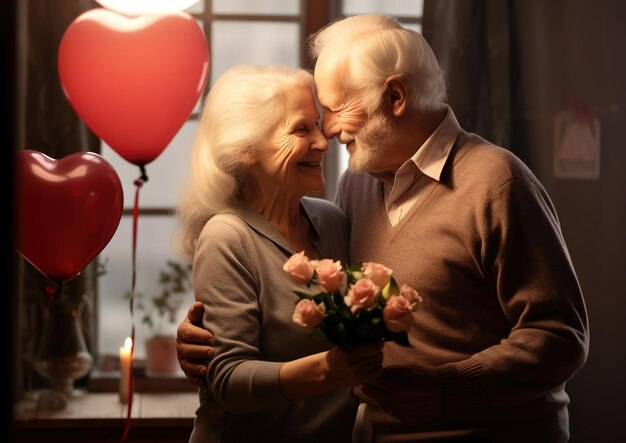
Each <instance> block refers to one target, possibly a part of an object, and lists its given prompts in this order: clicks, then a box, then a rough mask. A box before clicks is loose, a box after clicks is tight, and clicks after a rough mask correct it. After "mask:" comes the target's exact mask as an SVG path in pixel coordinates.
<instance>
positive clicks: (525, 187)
mask: <svg viewBox="0 0 626 443" xmlns="http://www.w3.org/2000/svg"><path fill="white" fill-rule="evenodd" d="M422 179H427V180H431V182H430V183H429V185H428V187H427V189H426V191H425V192H424V193H423V194H422V195H423V197H422V198H420V200H418V202H417V203H416V204H415V205H414V206H413V207H412V208H411V209H410V211H409V212H408V213H407V215H405V216H404V217H403V218H402V220H401V221H400V223H399V224H397V225H396V226H393V227H392V226H391V225H390V223H389V221H388V217H387V214H386V212H385V206H384V201H383V187H382V182H380V181H377V180H376V179H374V178H373V177H371V176H369V175H367V174H361V175H356V174H352V173H346V174H345V175H344V176H343V178H342V181H341V183H340V187H339V191H338V194H337V203H338V204H339V206H340V207H342V209H344V211H345V213H346V215H347V217H348V219H349V222H350V225H351V242H350V255H351V261H352V262H353V263H354V262H359V261H370V260H373V261H377V262H380V263H384V264H385V265H387V266H389V267H391V268H392V269H393V270H394V271H395V276H396V278H397V280H398V282H401V283H407V284H409V285H411V286H413V287H414V288H416V289H417V290H418V291H419V293H420V294H421V296H422V297H423V299H424V303H423V308H422V309H421V310H420V311H419V312H418V313H417V314H416V316H417V317H416V320H417V326H416V327H415V329H414V330H412V331H411V332H410V341H411V344H412V346H413V348H408V349H407V348H402V347H399V346H397V345H395V344H387V345H386V346H385V365H387V366H391V365H427V366H434V367H436V368H437V371H438V374H439V378H440V381H441V386H442V398H443V408H444V417H443V418H442V419H441V420H439V421H437V422H436V423H432V424H430V425H429V426H423V427H420V428H411V427H410V426H407V425H405V424H403V423H401V422H400V421H398V420H397V419H395V418H393V417H391V416H389V415H386V414H385V413H384V412H383V411H381V410H380V409H376V404H372V407H373V408H374V409H375V410H374V411H373V412H374V414H373V419H374V426H375V432H376V434H377V438H378V439H379V440H380V441H419V440H422V439H426V438H427V436H428V435H438V433H437V432H435V434H429V433H428V432H431V431H441V432H439V434H441V435H446V433H451V432H450V431H451V430H467V429H470V430H471V431H469V435H474V436H476V437H478V438H480V439H481V440H480V441H483V440H482V439H484V441H503V442H504V441H506V442H508V441H533V442H539V441H545V442H558V441H566V440H567V438H568V436H569V430H568V414H567V404H568V403H569V398H568V396H567V394H566V393H565V391H564V384H565V382H566V381H567V380H568V379H569V378H570V377H571V376H572V375H573V374H574V373H575V372H576V370H577V369H578V368H580V366H581V365H582V364H583V363H584V361H585V359H586V356H587V349H588V327H587V315H586V310H585V305H584V302H583V298H582V294H581V290H580V287H579V284H578V280H577V277H576V274H575V272H574V268H573V266H572V262H571V260H570V257H569V254H568V251H567V248H566V245H565V242H564V240H563V236H562V233H561V229H560V226H559V222H558V219H557V215H556V212H555V209H554V207H553V205H552V203H551V201H550V199H549V197H548V195H547V194H546V191H545V190H544V188H543V187H542V185H541V184H540V183H539V182H538V180H537V179H536V178H535V177H534V176H533V174H532V173H531V171H530V170H529V169H528V168H527V167H526V166H525V165H524V164H523V163H522V162H521V161H520V160H519V159H518V158H517V157H515V156H514V155H513V154H511V153H510V152H508V151H506V150H504V149H501V148H498V147H496V146H493V145H491V144H489V143H487V142H485V141H484V140H482V139H480V138H479V137H477V136H476V135H473V134H467V133H465V132H463V131H461V132H460V135H459V137H458V138H457V141H456V143H455V145H454V147H453V148H452V151H451V153H450V157H449V158H448V161H447V163H446V166H445V168H444V170H443V173H442V176H441V181H440V182H437V181H435V180H432V179H430V178H428V177H422Z"/></svg>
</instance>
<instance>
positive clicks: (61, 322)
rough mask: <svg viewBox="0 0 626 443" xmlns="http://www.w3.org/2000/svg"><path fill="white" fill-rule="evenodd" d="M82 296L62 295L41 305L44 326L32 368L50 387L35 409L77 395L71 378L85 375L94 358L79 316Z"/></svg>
mask: <svg viewBox="0 0 626 443" xmlns="http://www.w3.org/2000/svg"><path fill="white" fill-rule="evenodd" d="M85 304H86V303H85V299H84V298H81V299H80V300H78V301H74V302H72V301H69V300H64V299H63V298H61V299H59V300H56V301H51V302H50V303H48V305H47V306H46V307H45V309H44V327H43V331H42V339H41V342H40V344H39V350H38V352H37V358H36V360H35V364H34V367H35V370H36V371H37V372H38V373H39V374H40V375H42V376H43V377H45V378H47V379H48V380H50V383H51V386H50V389H49V390H47V391H44V392H43V393H42V394H41V396H40V397H39V399H38V401H37V407H38V409H45V410H59V409H64V408H65V406H66V405H67V400H68V399H69V398H71V397H75V396H77V395H80V391H76V390H74V380H76V379H79V378H81V377H84V376H85V375H87V373H88V372H89V370H90V369H91V367H92V366H93V358H92V357H91V354H90V353H89V351H88V349H87V344H86V343H85V336H84V334H83V330H82V325H81V318H82V314H83V310H84V308H85Z"/></svg>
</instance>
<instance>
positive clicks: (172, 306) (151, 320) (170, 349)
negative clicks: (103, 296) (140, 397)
mask: <svg viewBox="0 0 626 443" xmlns="http://www.w3.org/2000/svg"><path fill="white" fill-rule="evenodd" d="M159 285H160V292H158V293H155V294H153V295H152V296H148V295H146V294H145V293H143V292H135V304H134V306H135V308H136V309H137V310H138V311H142V312H143V315H142V317H141V322H142V323H143V324H144V325H146V326H147V327H148V328H149V329H150V331H151V333H150V336H149V337H148V338H146V340H145V348H146V371H147V373H148V374H171V373H174V372H176V370H177V369H178V359H177V355H176V337H175V336H174V335H173V334H171V333H167V332H166V333H164V332H163V328H164V327H165V326H166V325H167V324H169V325H176V324H177V322H178V319H177V317H176V314H177V313H178V310H179V308H180V307H181V306H182V303H183V302H187V301H188V300H187V299H186V298H185V297H184V296H185V295H186V294H187V293H188V291H189V290H191V288H192V281H191V264H186V263H185V264H183V263H178V262H175V261H172V260H168V261H167V263H166V266H165V268H164V269H162V270H161V271H160V272H159ZM130 295H131V294H130V291H127V292H126V294H125V295H124V297H125V298H126V299H129V298H130Z"/></svg>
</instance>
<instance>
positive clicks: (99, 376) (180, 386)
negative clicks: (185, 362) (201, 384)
mask: <svg viewBox="0 0 626 443" xmlns="http://www.w3.org/2000/svg"><path fill="white" fill-rule="evenodd" d="M119 383H120V373H119V371H106V372H104V371H99V370H97V369H94V370H92V371H91V373H90V375H89V382H88V383H87V391H88V392H117V391H118V389H119ZM133 386H134V391H135V392H151V393H159V392H161V393H165V392H168V393H169V392H172V393H183V392H193V393H197V392H198V388H197V387H196V386H194V385H192V384H191V383H190V382H189V381H188V380H187V378H186V377H185V374H184V373H183V371H181V370H178V371H177V372H175V373H173V374H171V375H170V374H146V373H145V371H143V370H135V371H134V378H133Z"/></svg>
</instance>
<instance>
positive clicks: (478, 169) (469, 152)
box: [452, 133, 532, 182]
mask: <svg viewBox="0 0 626 443" xmlns="http://www.w3.org/2000/svg"><path fill="white" fill-rule="evenodd" d="M459 141H460V143H459V146H458V147H457V150H456V154H455V155H454V157H453V159H452V162H453V167H452V168H453V171H454V170H457V171H458V172H462V173H463V174H470V175H476V176H477V177H480V179H481V180H483V181H493V182H505V181H509V180H512V179H515V178H523V179H528V178H529V177H531V176H532V173H531V172H530V169H529V168H528V166H526V164H525V163H524V162H523V161H522V160H521V159H520V158H519V157H518V156H517V155H515V154H514V153H513V152H511V151H510V150H508V149H506V148H503V147H501V146H498V145H495V144H493V143H491V142H489V141H487V140H485V139H484V138H482V137H480V136H478V135H476V134H472V133H466V134H465V135H464V137H460V138H459Z"/></svg>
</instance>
